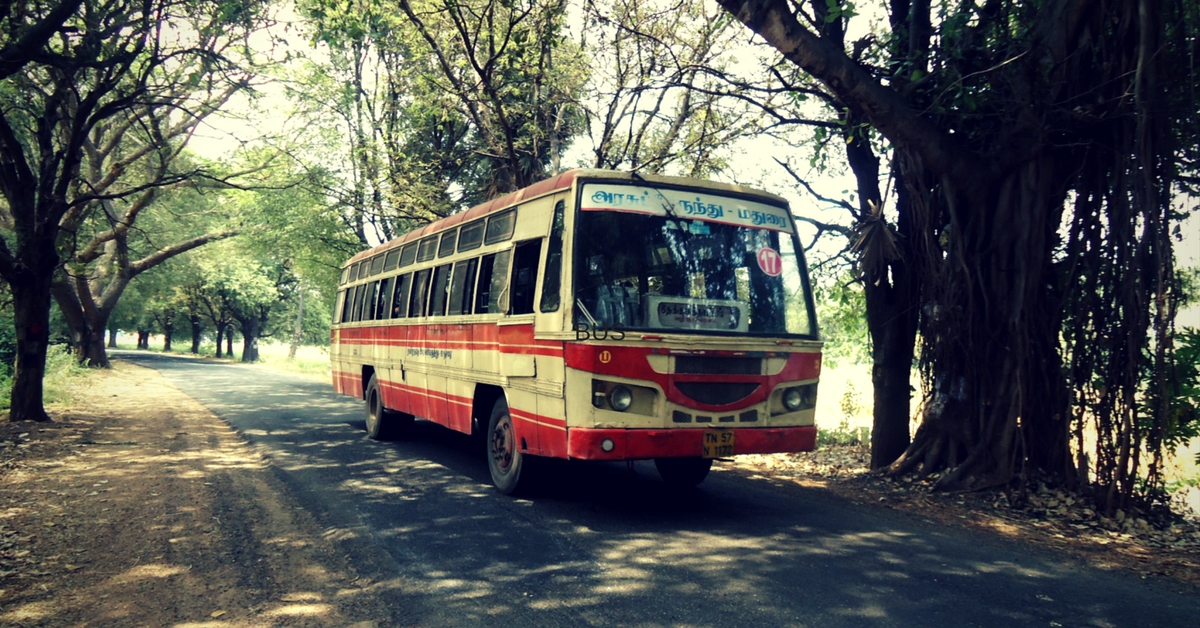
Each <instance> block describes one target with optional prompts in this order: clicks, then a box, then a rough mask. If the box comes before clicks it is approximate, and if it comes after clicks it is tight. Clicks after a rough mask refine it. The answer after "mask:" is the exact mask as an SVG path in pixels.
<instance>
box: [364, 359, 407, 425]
mask: <svg viewBox="0 0 1200 628" xmlns="http://www.w3.org/2000/svg"><path fill="white" fill-rule="evenodd" d="M365 396H366V401H367V438H370V439H371V440H392V439H394V438H399V437H401V436H404V435H406V434H407V433H408V432H409V431H410V430H411V428H412V424H413V416H412V415H411V414H404V413H402V412H392V411H391V410H388V409H387V408H386V407H384V405H383V393H382V392H381V391H380V389H379V377H378V376H376V375H375V374H371V381H370V383H368V384H367V392H366V395H365Z"/></svg>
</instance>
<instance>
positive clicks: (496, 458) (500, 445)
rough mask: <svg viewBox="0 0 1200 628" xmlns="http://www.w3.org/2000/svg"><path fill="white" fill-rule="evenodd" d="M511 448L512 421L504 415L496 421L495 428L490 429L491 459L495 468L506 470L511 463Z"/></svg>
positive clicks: (512, 447) (512, 444)
mask: <svg viewBox="0 0 1200 628" xmlns="http://www.w3.org/2000/svg"><path fill="white" fill-rule="evenodd" d="M513 449H514V443H513V434H512V423H511V422H510V421H509V419H508V417H504V418H503V419H501V420H500V421H499V422H497V423H496V429H495V430H493V431H492V461H493V462H494V463H495V465H496V468H497V469H499V470H501V471H504V472H507V471H508V468H509V466H511V465H512V459H513Z"/></svg>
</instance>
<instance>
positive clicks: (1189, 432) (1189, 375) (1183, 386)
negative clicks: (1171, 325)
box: [1163, 327, 1200, 464]
mask: <svg viewBox="0 0 1200 628" xmlns="http://www.w3.org/2000/svg"><path fill="white" fill-rule="evenodd" d="M1174 380H1175V381H1174V383H1175V386H1176V387H1177V388H1176V392H1175V395H1174V396H1173V398H1172V399H1171V400H1170V415H1169V417H1168V420H1167V424H1166V435H1165V437H1164V439H1163V441H1164V443H1165V444H1166V445H1167V450H1168V451H1174V450H1175V449H1177V448H1178V447H1180V446H1181V445H1184V444H1186V443H1187V442H1189V441H1191V440H1192V439H1194V438H1197V437H1200V329H1195V328H1191V327H1185V328H1184V329H1183V330H1182V331H1180V332H1179V333H1178V334H1176V336H1175V377H1174ZM1196 462H1197V464H1200V453H1197V455H1196Z"/></svg>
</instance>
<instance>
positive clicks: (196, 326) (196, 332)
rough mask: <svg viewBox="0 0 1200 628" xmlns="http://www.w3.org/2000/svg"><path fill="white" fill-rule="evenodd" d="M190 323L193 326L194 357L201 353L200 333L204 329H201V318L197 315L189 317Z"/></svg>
mask: <svg viewBox="0 0 1200 628" xmlns="http://www.w3.org/2000/svg"><path fill="white" fill-rule="evenodd" d="M188 322H189V323H191V325H192V355H199V353H200V332H201V331H203V329H202V328H201V327H200V317H199V316H198V315H196V314H190V315H188Z"/></svg>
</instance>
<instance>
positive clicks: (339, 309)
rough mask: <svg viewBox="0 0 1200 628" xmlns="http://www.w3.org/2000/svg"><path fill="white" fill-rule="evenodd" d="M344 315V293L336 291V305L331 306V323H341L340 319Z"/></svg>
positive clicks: (343, 291)
mask: <svg viewBox="0 0 1200 628" xmlns="http://www.w3.org/2000/svg"><path fill="white" fill-rule="evenodd" d="M345 315H346V291H345V290H338V295H337V304H335V305H334V306H333V322H334V323H335V324H336V323H340V322H342V317H343V316H345Z"/></svg>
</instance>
